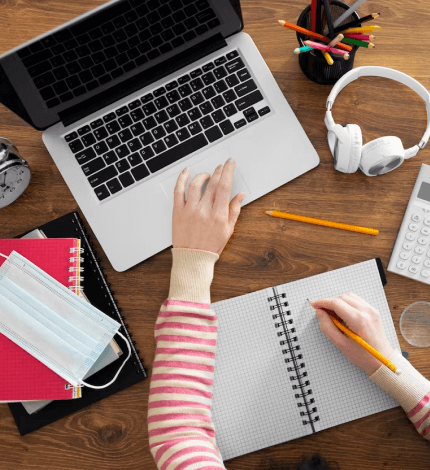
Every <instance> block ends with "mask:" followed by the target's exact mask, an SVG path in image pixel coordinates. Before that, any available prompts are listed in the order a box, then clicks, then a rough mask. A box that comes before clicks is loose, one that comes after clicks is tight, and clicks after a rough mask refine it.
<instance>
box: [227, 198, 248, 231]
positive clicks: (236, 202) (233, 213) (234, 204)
mask: <svg viewBox="0 0 430 470" xmlns="http://www.w3.org/2000/svg"><path fill="white" fill-rule="evenodd" d="M244 198H245V193H239V194H236V196H234V198H233V199H232V200H231V201H230V208H229V216H228V221H229V223H230V224H232V225H233V226H235V225H236V222H237V219H238V217H239V214H240V209H241V205H242V202H243V200H244Z"/></svg>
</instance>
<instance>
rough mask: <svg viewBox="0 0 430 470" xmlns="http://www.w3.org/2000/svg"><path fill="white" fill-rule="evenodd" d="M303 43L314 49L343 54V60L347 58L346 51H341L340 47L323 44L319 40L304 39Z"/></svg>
mask: <svg viewBox="0 0 430 470" xmlns="http://www.w3.org/2000/svg"><path fill="white" fill-rule="evenodd" d="M305 44H306V45H307V46H310V47H313V48H314V49H319V50H320V51H325V52H330V53H331V54H337V55H343V56H344V59H345V60H348V59H349V54H348V52H345V51H342V50H341V49H336V48H335V47H330V46H326V45H324V44H320V43H319V42H314V41H305ZM345 56H347V57H345Z"/></svg>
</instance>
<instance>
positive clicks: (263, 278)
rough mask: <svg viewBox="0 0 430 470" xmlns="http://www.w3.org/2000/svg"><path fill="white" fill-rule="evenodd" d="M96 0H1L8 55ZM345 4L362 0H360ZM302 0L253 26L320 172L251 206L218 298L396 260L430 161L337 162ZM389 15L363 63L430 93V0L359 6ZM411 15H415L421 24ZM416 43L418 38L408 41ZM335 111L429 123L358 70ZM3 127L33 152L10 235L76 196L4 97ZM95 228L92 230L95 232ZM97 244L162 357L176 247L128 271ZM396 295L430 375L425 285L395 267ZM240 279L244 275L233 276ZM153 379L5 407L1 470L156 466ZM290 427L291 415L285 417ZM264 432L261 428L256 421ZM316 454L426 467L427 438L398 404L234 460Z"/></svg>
mask: <svg viewBox="0 0 430 470" xmlns="http://www.w3.org/2000/svg"><path fill="white" fill-rule="evenodd" d="M101 3H102V2H101V1H100V0H74V1H73V2H64V1H62V0H19V1H18V0H0V24H1V38H2V39H1V42H0V53H3V52H5V51H7V50H9V49H10V48H12V47H15V46H18V45H19V44H21V43H22V42H24V41H27V40H29V39H31V38H32V37H34V36H36V35H38V34H41V33H43V32H45V31H46V30H48V29H50V28H54V27H56V26H59V25H60V24H62V23H63V22H65V21H69V20H71V19H72V18H73V17H75V16H77V15H78V14H81V13H84V12H86V11H88V10H90V9H92V8H94V7H96V6H99V5H100V4H101ZM349 3H352V2H351V1H350V2H349ZM307 4H308V3H307V2H306V1H304V0H300V1H296V2H293V1H291V0H284V1H280V0H243V1H242V8H243V14H244V20H245V31H246V32H248V33H249V34H250V35H251V36H252V38H253V39H254V41H255V43H256V45H257V46H258V48H259V50H260V51H261V54H262V55H263V57H264V59H265V60H266V62H267V64H268V66H269V68H270V69H271V71H272V72H273V74H274V76H275V78H276V80H277V82H278V84H279V86H280V87H281V89H282V91H283V93H284V95H285V97H286V98H287V99H288V101H289V103H290V104H291V106H292V108H293V110H294V112H295V113H296V115H297V117H298V119H299V120H300V122H301V123H302V125H303V127H304V129H305V131H306V132H307V134H308V135H309V137H310V139H311V141H312V143H313V145H314V146H315V148H316V150H317V151H318V154H319V156H320V158H321V164H320V165H319V167H318V168H316V169H314V170H313V171H311V172H309V173H307V174H306V175H304V176H302V177H300V178H298V179H297V180H295V181H292V182H290V183H289V184H287V185H285V186H283V187H281V188H279V189H277V190H275V191H273V192H272V193H270V194H268V195H266V196H264V197H263V198H261V199H259V200H257V201H255V202H253V203H252V204H250V205H248V206H246V207H245V208H243V211H242V215H241V217H240V220H239V222H238V224H237V228H236V230H235V234H234V236H233V237H232V239H231V241H230V242H229V244H228V245H227V247H226V250H225V252H224V253H223V255H222V257H221V259H220V261H219V262H218V263H217V265H216V270H215V279H214V283H213V287H212V300H213V301H218V300H222V299H226V298H228V297H232V296H237V295H241V294H245V293H247V292H251V291H254V290H257V289H262V288H265V287H268V286H272V285H275V284H279V283H282V282H288V281H293V280H296V279H301V278H304V277H307V276H311V275H314V274H318V273H321V272H324V271H328V270H332V269H336V268H340V267H343V266H346V265H349V264H352V263H357V262H360V261H363V260H366V259H370V258H373V257H375V256H380V257H381V258H382V261H383V263H384V266H386V265H387V263H388V260H389V258H390V254H391V250H392V248H393V245H394V242H395V239H396V236H397V232H398V229H399V227H400V223H401V221H402V218H403V213H404V210H405V208H406V205H407V202H408V200H409V196H410V193H411V190H412V188H413V185H414V182H415V179H416V176H417V174H418V171H419V168H420V165H421V163H423V162H428V161H429V156H430V150H428V149H425V150H423V151H421V152H420V153H419V155H418V156H417V157H416V158H414V159H412V160H410V161H407V162H406V163H405V164H404V165H403V166H402V167H401V168H400V169H398V170H396V171H394V172H392V173H389V174H387V175H385V176H383V177H378V178H367V177H365V176H364V175H363V174H362V173H360V172H358V173H356V174H353V175H343V174H341V173H337V172H336V171H335V170H334V169H333V164H332V158H331V155H330V153H329V149H328V146H327V143H326V129H325V126H324V123H323V119H324V112H325V106H324V105H325V100H326V98H327V96H328V93H329V91H330V87H325V86H322V85H316V84H314V83H313V82H311V81H309V80H308V79H307V78H305V77H304V75H303V74H302V72H301V71H300V68H299V65H298V60H297V56H295V55H294V54H293V49H294V48H295V47H297V41H296V38H295V34H294V33H293V32H291V31H288V30H286V29H282V28H280V27H278V26H277V25H276V24H275V21H276V20H277V19H285V20H288V21H292V22H295V21H296V20H297V18H298V16H299V14H300V13H301V11H302V10H303V9H304V8H305V6H306V5H307ZM373 12H380V13H381V17H380V18H378V20H377V22H376V24H379V25H381V26H383V31H381V32H378V33H377V39H376V41H375V43H376V49H374V50H371V51H370V50H359V51H358V53H357V55H356V59H355V66H361V65H372V64H373V65H383V66H387V67H393V68H396V69H398V70H401V71H403V72H405V73H408V74H410V75H412V76H413V77H414V78H416V79H417V80H419V81H420V82H421V83H422V84H423V85H424V86H425V87H426V88H427V89H430V73H429V71H428V67H427V66H426V62H425V58H426V44H425V41H422V40H419V41H417V39H416V38H426V37H427V36H428V35H427V31H428V25H429V21H430V12H429V7H428V2H427V1H426V0H415V1H412V0H404V1H400V0H381V1H378V2H376V1H373V0H368V1H367V2H366V3H365V4H364V5H363V7H361V8H360V11H359V13H360V15H366V14H369V13H373ZM410 25H413V27H411V26H410ZM412 46H413V47H412ZM333 115H334V118H335V120H336V122H338V123H341V124H344V125H345V124H346V123H356V124H359V125H360V126H361V128H362V130H363V134H364V140H365V142H368V141H369V140H371V139H374V138H377V137H380V136H384V135H397V136H399V137H400V138H401V139H402V140H403V142H404V144H405V147H409V146H411V145H414V144H415V143H417V142H418V141H419V139H420V138H421V136H422V134H423V132H424V129H425V126H426V113H425V107H424V106H423V103H422V102H421V100H420V98H419V97H418V96H417V95H415V94H414V93H413V92H412V91H410V90H409V89H407V88H406V87H404V86H403V85H399V84H396V83H394V82H391V81H388V80H385V79H369V78H365V79H360V80H359V81H358V82H355V83H353V84H351V85H350V86H349V87H348V88H347V89H345V90H344V91H343V92H342V93H341V94H340V96H339V97H338V99H337V101H336V103H335V106H334V110H333ZM0 122H1V132H0V133H1V134H2V135H5V136H6V137H8V138H10V139H11V140H12V141H13V142H14V143H15V144H16V145H17V147H18V148H19V150H20V151H21V154H22V156H23V157H24V158H25V159H26V160H27V161H28V163H29V165H30V167H31V169H32V173H33V177H32V182H31V184H30V186H29V188H28V189H27V191H26V192H25V194H24V195H23V196H22V197H21V198H20V199H19V200H18V201H17V202H15V203H14V204H13V205H11V206H9V207H7V208H5V209H3V210H2V211H1V212H0V237H1V238H7V237H13V236H15V235H17V234H19V233H21V232H23V231H25V230H29V229H31V228H33V227H34V226H37V225H39V224H43V223H45V222H48V221H50V220H52V219H54V218H56V217H58V216H61V215H63V214H65V213H67V212H70V211H72V210H77V209H78V207H77V204H76V202H75V200H74V198H73V197H72V195H71V193H70V191H69V189H68V188H67V186H66V184H65V182H64V181H63V179H62V177H61V176H60V174H59V172H58V170H57V168H56V167H55V165H54V163H53V161H52V159H51V157H50V156H49V154H48V152H47V150H46V149H45V147H44V145H43V143H42V139H41V133H40V132H38V131H36V130H34V129H32V128H31V127H29V126H28V125H27V124H25V123H24V122H23V121H22V120H21V119H20V118H18V117H16V116H15V115H14V114H12V113H11V112H10V111H8V110H7V109H5V108H4V107H0ZM266 209H277V210H285V211H289V212H293V213H298V214H302V215H307V216H310V217H319V218H326V219H329V220H334V221H338V222H344V223H349V224H354V225H361V226H369V227H372V228H377V229H379V230H380V234H379V235H378V236H377V237H371V236H368V235H362V234H359V233H351V232H344V231H341V230H335V229H330V228H325V227H319V226H312V225H307V224H302V223H299V222H293V221H288V220H281V219H273V218H269V217H268V216H266V215H264V214H262V210H266ZM90 233H91V231H90ZM94 241H95V246H96V249H97V251H98V253H99V254H100V257H101V260H102V265H103V267H104V269H105V272H106V274H107V277H108V280H109V282H110V283H111V284H112V288H113V290H114V291H115V296H116V298H117V300H118V303H119V305H120V306H121V307H122V309H123V311H124V315H125V316H126V318H127V323H128V324H129V325H130V329H131V331H132V332H133V335H134V338H135V340H136V341H137V344H138V347H139V349H140V351H141V355H142V357H143V358H144V361H145V364H146V366H147V367H148V368H149V372H150V371H151V367H150V366H151V364H152V361H153V359H154V351H155V341H154V335H153V331H154V323H155V320H156V317H157V313H158V309H159V307H160V304H161V303H162V301H163V300H164V299H165V297H166V295H167V292H168V286H169V271H170V266H171V257H170V252H169V250H165V251H163V252H162V253H160V254H158V255H156V256H154V257H153V258H151V259H149V260H147V261H145V262H144V263H142V264H140V265H139V266H136V267H135V268H133V269H131V270H130V271H128V272H126V273H117V272H115V271H114V270H113V269H112V267H111V266H110V264H109V262H108V261H107V259H106V257H105V256H104V254H103V252H102V251H101V249H100V246H99V245H98V243H97V241H96V240H95V239H94ZM387 277H388V285H387V286H386V294H387V298H388V302H389V305H390V307H391V312H392V315H393V319H394V323H395V326H396V329H397V333H398V336H399V340H400V344H401V346H402V348H403V349H406V350H409V352H410V361H411V362H412V364H414V366H416V367H417V369H418V370H419V371H420V372H422V373H423V374H424V375H425V376H426V377H430V364H429V362H428V350H426V349H419V348H412V347H411V346H409V345H408V344H407V343H406V342H405V341H404V340H403V338H402V336H401V335H400V330H399V318H400V314H401V312H402V311H403V309H404V308H405V307H406V306H408V305H409V304H410V303H412V302H414V301H416V300H428V292H429V291H428V287H427V286H424V285H422V284H419V283H418V282H413V281H411V280H407V279H405V278H402V277H400V276H396V275H393V274H390V273H388V275H387ZM232 279H234V282H232ZM148 390H149V380H146V381H144V382H142V383H140V384H138V385H135V386H133V387H131V388H129V389H127V390H124V391H122V392H120V393H118V394H116V395H114V396H112V397H109V398H108V399H106V400H103V401H102V402H99V403H97V404H94V405H92V406H90V407H88V408H85V409H84V410H81V411H80V412H78V413H75V414H74V415H73V416H69V417H67V418H65V419H62V420H60V421H58V422H56V423H54V424H52V425H50V426H47V427H45V428H43V429H41V430H39V431H37V432H34V433H32V434H29V435H27V436H25V437H20V436H19V433H18V431H17V429H16V426H15V423H14V421H13V419H12V416H11V414H10V411H9V408H8V407H7V405H0V469H1V470H3V469H4V470H15V469H32V470H36V469H41V470H42V469H43V470H50V469H52V470H54V469H55V470H57V469H59V468H61V469H63V470H72V469H73V470H74V469H75V468H82V469H92V470H101V469H105V468H121V469H122V470H137V469H145V470H152V469H154V470H155V469H156V466H155V463H154V462H153V460H152V456H151V455H150V453H149V450H148V435H147V427H146V416H147V400H148ZM288 425H289V423H285V426H288ZM256 432H258V430H256ZM313 452H320V453H321V454H322V455H324V456H325V457H326V458H327V459H328V460H329V461H330V462H338V464H339V466H340V468H342V469H348V470H349V469H351V470H352V469H366V470H367V469H368V470H375V469H381V468H384V469H390V470H391V469H408V470H409V469H415V470H424V469H428V466H429V465H428V458H429V456H430V447H429V444H428V442H427V441H425V440H424V439H422V438H420V437H419V435H418V434H417V432H416V431H415V429H414V427H413V425H412V424H411V423H410V422H409V421H408V419H407V418H406V416H405V414H404V412H403V410H401V408H396V409H393V410H390V411H386V412H383V413H380V414H377V415H373V416H370V417H368V418H363V419H360V420H358V421H353V422H351V423H350V424H344V425H342V426H338V427H336V428H331V429H329V430H326V431H324V432H321V433H318V434H315V435H312V436H308V437H305V438H302V439H297V440H295V441H292V442H289V443H285V444H280V445H277V446H274V447H271V448H268V449H264V450H261V451H259V452H254V453H252V454H249V455H245V456H243V457H239V458H237V459H233V460H231V461H228V462H227V464H226V466H227V468H228V469H229V470H245V469H246V470H250V469H267V468H268V467H269V463H270V460H271V459H273V460H276V461H278V462H285V463H289V464H291V465H293V464H294V463H295V462H297V461H299V460H300V457H301V456H302V455H304V454H307V455H310V454H311V453H313Z"/></svg>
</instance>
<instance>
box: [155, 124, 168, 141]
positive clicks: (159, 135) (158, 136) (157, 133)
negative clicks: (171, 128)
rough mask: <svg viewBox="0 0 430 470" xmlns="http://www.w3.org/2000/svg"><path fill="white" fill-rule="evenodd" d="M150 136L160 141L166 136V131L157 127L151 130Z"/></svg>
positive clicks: (161, 127)
mask: <svg viewBox="0 0 430 470" xmlns="http://www.w3.org/2000/svg"><path fill="white" fill-rule="evenodd" d="M152 134H153V135H154V137H155V139H156V140H157V139H161V138H162V137H164V136H165V135H166V131H165V130H164V127H163V126H158V127H156V128H155V129H152Z"/></svg>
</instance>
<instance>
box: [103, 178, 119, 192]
mask: <svg viewBox="0 0 430 470" xmlns="http://www.w3.org/2000/svg"><path fill="white" fill-rule="evenodd" d="M106 186H107V187H108V189H109V191H110V192H111V194H115V193H117V192H118V191H121V189H122V186H121V183H120V182H119V181H118V178H114V179H113V180H110V181H108V182H107V183H106Z"/></svg>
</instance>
